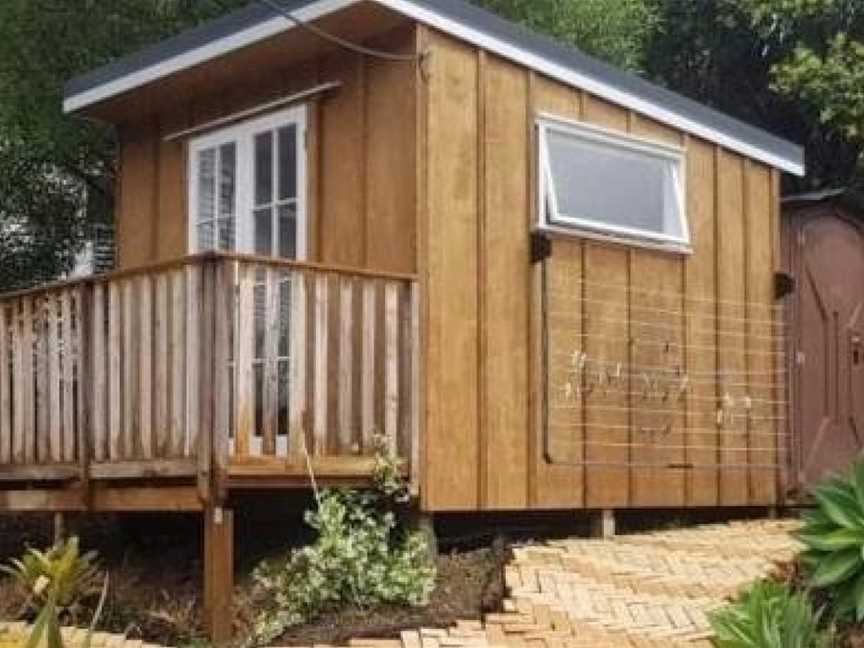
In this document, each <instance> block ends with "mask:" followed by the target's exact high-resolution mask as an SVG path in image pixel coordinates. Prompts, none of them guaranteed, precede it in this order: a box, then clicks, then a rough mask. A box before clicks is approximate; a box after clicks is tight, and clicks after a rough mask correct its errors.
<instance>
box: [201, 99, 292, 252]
mask: <svg viewBox="0 0 864 648" xmlns="http://www.w3.org/2000/svg"><path fill="white" fill-rule="evenodd" d="M305 133H306V107H305V106H298V107H294V108H290V109H287V110H283V111H280V112H278V113H274V114H271V115H267V116H266V117H261V118H258V119H254V120H250V121H246V122H243V123H241V124H238V125H235V126H231V127H229V128H225V129H222V130H219V131H216V132H213V133H209V134H207V135H204V136H201V137H199V138H197V139H194V140H192V141H191V142H190V143H189V249H190V252H203V251H205V250H226V251H237V252H244V253H249V254H260V255H264V256H275V257H282V258H285V259H297V260H304V259H306V233H307V222H306V150H305V145H304V142H305Z"/></svg>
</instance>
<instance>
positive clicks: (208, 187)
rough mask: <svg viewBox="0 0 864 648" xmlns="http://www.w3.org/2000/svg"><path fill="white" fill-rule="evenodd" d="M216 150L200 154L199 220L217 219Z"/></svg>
mask: <svg viewBox="0 0 864 648" xmlns="http://www.w3.org/2000/svg"><path fill="white" fill-rule="evenodd" d="M215 185H216V149H206V150H204V151H201V152H200V153H199V154H198V220H199V221H206V220H210V219H212V218H214V217H215V211H216V210H215V207H216V204H215V201H216V186H215Z"/></svg>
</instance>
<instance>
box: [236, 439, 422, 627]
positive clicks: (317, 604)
mask: <svg viewBox="0 0 864 648" xmlns="http://www.w3.org/2000/svg"><path fill="white" fill-rule="evenodd" d="M374 483H375V488H374V489H372V490H367V491H353V490H325V491H322V492H321V493H320V494H317V504H318V505H317V509H316V510H312V511H307V512H306V518H305V519H306V523H307V524H309V526H311V527H312V528H313V529H315V530H316V531H317V532H318V537H317V540H316V542H315V543H314V544H312V545H310V546H307V547H303V548H301V549H297V550H294V551H292V552H291V553H290V554H289V555H288V557H287V559H285V560H281V561H269V562H264V563H262V564H260V565H259V566H258V567H257V568H256V569H255V570H254V572H253V575H252V578H253V583H254V590H255V591H254V593H253V599H254V602H253V605H256V606H257V607H258V609H260V610H261V612H260V613H259V614H258V616H257V618H256V619H255V621H254V628H253V629H252V631H251V635H252V636H250V639H249V642H250V643H266V642H269V641H272V640H273V639H275V638H277V637H278V636H279V635H280V634H282V632H284V630H285V629H287V628H288V627H290V626H293V625H298V624H300V623H303V622H305V621H308V620H310V619H312V618H314V617H315V616H316V615H317V614H319V613H321V612H322V611H324V610H326V609H330V608H335V607H338V606H342V605H355V606H358V607H361V608H363V607H368V606H371V605H377V604H383V603H396V604H407V605H423V604H425V603H426V602H427V601H428V598H429V595H430V594H431V592H432V589H433V587H434V583H435V575H436V574H435V567H434V564H433V563H432V561H431V560H430V558H429V548H428V546H427V543H426V539H425V537H424V536H423V535H422V534H420V533H412V532H408V531H406V530H404V529H402V528H401V527H400V525H399V523H398V519H397V516H396V512H395V507H396V505H398V504H401V503H404V502H405V501H406V499H407V497H408V492H407V488H406V486H405V483H404V480H403V479H402V477H401V474H400V472H399V469H398V463H397V462H396V460H395V459H393V458H390V457H388V456H386V455H379V457H378V459H377V460H376V469H375V479H374Z"/></svg>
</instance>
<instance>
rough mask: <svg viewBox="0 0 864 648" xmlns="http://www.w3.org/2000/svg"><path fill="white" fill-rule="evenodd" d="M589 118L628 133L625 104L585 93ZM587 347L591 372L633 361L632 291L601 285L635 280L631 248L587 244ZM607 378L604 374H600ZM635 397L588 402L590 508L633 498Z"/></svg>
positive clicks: (605, 396) (603, 395) (613, 394)
mask: <svg viewBox="0 0 864 648" xmlns="http://www.w3.org/2000/svg"><path fill="white" fill-rule="evenodd" d="M583 118H584V120H585V121H586V122H588V123H590V124H593V125H596V126H602V127H604V128H607V129H610V130H616V131H621V132H622V133H626V131H627V129H628V113H627V111H626V110H624V109H623V108H620V107H618V106H614V105H613V104H610V103H608V102H606V101H603V100H601V99H598V98H597V97H593V96H590V95H586V97H585V103H584V110H583ZM584 254H585V258H584V278H585V281H586V282H587V283H586V286H585V302H584V304H585V305H584V307H585V310H586V312H585V314H584V315H583V322H584V325H583V334H584V335H585V344H584V349H585V353H586V354H587V356H588V359H587V361H586V366H587V367H588V373H589V376H590V375H591V373H592V371H595V372H596V374H597V377H598V379H599V375H600V373H601V372H602V371H603V370H605V369H606V368H608V367H617V365H618V363H619V362H620V363H623V364H625V365H626V364H629V362H630V345H629V344H628V343H627V335H628V308H629V295H628V293H627V291H613V292H610V291H608V290H607V289H605V288H604V287H603V286H602V284H603V283H604V282H614V283H618V284H624V285H627V284H629V282H630V263H631V251H630V250H629V249H627V248H625V247H623V246H613V245H605V244H600V243H590V244H586V245H585V248H584ZM601 380H602V379H601ZM629 427H630V400H629V395H628V394H627V393H626V391H622V390H611V389H610V390H605V391H604V390H596V391H594V392H593V393H591V395H590V396H589V397H588V398H587V401H586V403H585V436H586V441H585V446H586V447H585V459H586V464H587V465H588V468H587V469H586V476H585V504H586V506H588V507H613V506H622V505H625V506H626V505H627V504H628V503H629V500H630V469H629V467H628V463H629V461H630V448H629V447H628V444H629V443H630V430H629Z"/></svg>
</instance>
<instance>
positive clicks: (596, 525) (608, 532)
mask: <svg viewBox="0 0 864 648" xmlns="http://www.w3.org/2000/svg"><path fill="white" fill-rule="evenodd" d="M591 537H592V538H598V539H601V540H611V539H612V538H614V537H615V511H613V510H612V509H602V510H600V511H596V512H594V513H592V514H591Z"/></svg>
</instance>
